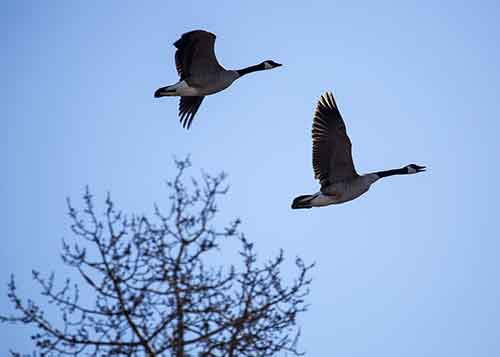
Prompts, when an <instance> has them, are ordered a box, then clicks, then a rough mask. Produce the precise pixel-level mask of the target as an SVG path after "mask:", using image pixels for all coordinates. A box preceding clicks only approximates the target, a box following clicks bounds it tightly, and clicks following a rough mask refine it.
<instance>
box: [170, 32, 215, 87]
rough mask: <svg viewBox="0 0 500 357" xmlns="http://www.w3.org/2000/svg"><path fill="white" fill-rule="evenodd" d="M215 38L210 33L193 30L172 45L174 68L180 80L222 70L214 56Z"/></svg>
mask: <svg viewBox="0 0 500 357" xmlns="http://www.w3.org/2000/svg"><path fill="white" fill-rule="evenodd" d="M215 38H216V36H215V35H214V34H213V33H211V32H208V31H204V30H194V31H190V32H186V33H185V34H183V35H182V36H181V38H180V39H178V40H177V41H176V42H175V43H174V46H175V47H176V48H177V51H176V52H175V67H176V69H177V73H178V74H179V76H180V77H181V80H184V79H186V78H189V77H190V76H197V75H202V74H204V73H209V72H214V71H218V70H220V69H223V68H222V66H221V65H220V64H219V62H218V61H217V57H216V56H215V48H214V47H215Z"/></svg>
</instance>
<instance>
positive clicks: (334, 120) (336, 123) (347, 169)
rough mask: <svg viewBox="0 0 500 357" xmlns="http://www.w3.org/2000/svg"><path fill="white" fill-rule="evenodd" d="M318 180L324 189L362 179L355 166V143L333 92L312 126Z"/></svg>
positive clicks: (326, 96) (325, 96) (321, 103)
mask: <svg viewBox="0 0 500 357" xmlns="http://www.w3.org/2000/svg"><path fill="white" fill-rule="evenodd" d="M312 141H313V148H312V162H313V169H314V178H316V179H318V180H319V181H320V184H321V186H322V187H323V186H325V185H328V184H331V183H333V182H336V181H341V180H344V179H347V178H353V177H356V176H358V174H357V172H356V169H355V168H354V163H353V162H352V152H351V140H349V137H348V136H347V133H346V127H345V123H344V120H343V119H342V116H341V115H340V112H339V109H338V107H337V104H336V103H335V99H334V98H333V94H332V93H331V92H326V93H324V94H323V95H322V96H321V98H320V99H319V101H318V105H317V106H316V111H315V112H314V119H313V126H312Z"/></svg>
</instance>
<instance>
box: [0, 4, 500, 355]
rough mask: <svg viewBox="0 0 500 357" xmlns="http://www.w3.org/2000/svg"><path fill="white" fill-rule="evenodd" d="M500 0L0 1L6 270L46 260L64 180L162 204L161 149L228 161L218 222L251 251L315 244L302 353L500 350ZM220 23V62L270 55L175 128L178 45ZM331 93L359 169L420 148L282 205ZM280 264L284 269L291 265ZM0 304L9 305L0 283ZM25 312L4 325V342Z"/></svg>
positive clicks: (60, 223) (26, 273)
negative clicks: (350, 197)
mask: <svg viewBox="0 0 500 357" xmlns="http://www.w3.org/2000/svg"><path fill="white" fill-rule="evenodd" d="M499 7H500V5H499V3H498V2H497V1H481V2H476V3H473V2H457V1H442V2H434V1H418V2H417V1H414V2H413V1H411V2H410V1H409V2H387V1H377V2H362V1H342V2H337V1H311V2H300V3H299V2H295V3H292V2H290V1H277V0H274V1H267V2H263V1H252V2H247V3H244V4H243V2H241V3H240V4H236V3H235V2H231V1H214V2H201V1H200V2H197V1H182V2H167V1H149V2H147V3H146V4H144V3H140V2H135V1H108V2H101V1H85V2H83V1H81V2H76V1H74V2H66V1H46V2H43V3H42V2H38V1H3V2H2V3H1V8H2V11H1V12H0V13H1V14H0V17H1V19H2V21H1V22H0V27H1V32H2V37H1V41H2V56H1V57H0V65H1V71H2V82H3V86H1V87H0V93H1V100H2V111H3V115H2V119H1V122H0V125H1V127H0V132H1V133H2V134H1V135H2V139H1V141H0V149H1V150H0V155H1V162H2V175H1V177H2V179H1V185H0V193H1V196H2V198H3V199H2V200H1V204H0V217H1V218H0V219H1V227H2V233H3V234H2V235H3V238H2V242H3V246H2V250H1V251H0V267H1V269H0V282H2V284H4V285H2V286H4V291H5V286H6V285H5V284H6V283H7V281H8V279H9V276H10V274H11V273H15V274H16V276H17V279H18V282H19V285H20V292H21V293H24V294H25V296H36V295H37V290H35V289H34V288H35V285H34V284H33V283H32V282H31V276H30V272H31V269H32V268H35V269H39V270H42V271H46V272H49V271H55V272H56V273H57V274H58V276H59V277H60V278H61V279H63V277H64V276H65V275H66V272H67V269H66V268H64V267H63V266H62V265H61V263H60V261H59V251H60V246H61V238H62V237H70V235H69V233H68V229H67V224H68V218H67V215H66V207H65V198H66V197H67V196H69V197H71V198H72V199H73V201H74V202H75V203H76V202H78V201H77V200H78V199H79V197H80V196H81V194H82V192H83V189H84V187H85V185H87V184H88V185H89V186H90V187H91V189H92V191H93V192H94V193H95V195H96V197H98V198H99V197H100V198H102V199H104V195H105V193H106V192H107V191H111V193H112V195H113V197H114V198H115V200H116V203H117V204H118V205H119V206H120V207H122V208H123V209H124V210H126V211H129V212H139V213H146V214H148V213H150V212H152V205H153V202H158V203H162V202H166V200H167V195H166V190H165V189H164V181H165V179H167V178H169V177H171V175H172V173H173V172H174V171H173V163H172V158H173V156H177V157H184V156H185V155H188V154H191V158H192V161H193V163H194V166H195V170H194V171H193V175H196V173H197V172H199V171H200V170H201V169H204V170H206V171H209V172H214V173H216V172H219V171H221V170H224V171H226V172H227V173H228V174H229V181H230V184H231V190H230V194H229V195H228V196H227V197H226V198H225V199H224V200H223V201H222V202H221V208H222V213H221V219H230V218H231V217H236V216H238V217H241V218H242V220H243V226H242V229H243V231H244V232H245V233H246V235H247V237H248V238H249V239H250V240H252V241H254V242H255V244H256V248H257V251H258V252H259V253H260V256H261V257H262V258H266V257H270V256H273V255H275V254H276V253H277V252H278V249H279V248H283V249H284V250H285V254H286V256H287V257H288V258H289V262H290V263H291V262H292V261H293V259H294V257H295V256H297V255H299V256H301V257H302V258H303V259H304V260H306V261H308V262H312V261H315V262H316V264H317V265H316V268H315V269H314V271H313V272H312V277H313V279H314V280H313V285H312V291H311V294H310V296H309V298H308V301H309V303H310V305H311V306H310V310H309V311H308V312H307V313H305V314H303V315H302V317H301V326H302V339H301V344H300V345H301V347H302V348H303V349H304V350H305V351H306V352H307V353H308V355H309V356H343V357H351V356H352V357H358V356H359V357H360V356H384V357H390V356H394V357H396V356H398V357H399V356H407V357H409V356H415V357H417V356H419V357H420V356H498V355H499V354H500V334H499V331H500V303H499V301H500V287H499V285H498V276H499V272H500V259H499V256H498V255H499V251H500V249H499V248H500V243H499V240H498V232H497V231H498V208H497V202H498V200H499V199H500V197H499V196H500V195H499V188H498V183H497V181H498V176H499V173H500V170H499V164H498V158H499V157H498V154H499V152H500V145H499V142H498V139H497V136H498V132H499V130H500V124H499V114H500V110H499V108H498V103H499V99H500V71H499V67H498V66H499V65H498V64H499V63H500V49H499V46H498V43H499V37H500V36H499V35H500V25H499V23H498V17H499V16H500V11H499V10H500V9H499ZM197 28H202V29H207V30H210V31H212V32H214V33H216V34H217V43H216V52H217V55H218V58H219V60H220V62H221V64H223V65H224V66H225V67H226V68H241V67H245V66H247V65H251V64H255V63H259V62H261V61H262V60H264V59H273V60H275V61H277V62H280V63H283V64H284V66H283V67H280V68H278V69H276V70H273V71H268V72H263V73H257V74H253V75H249V76H248V77H245V78H244V79H242V80H241V81H238V82H236V83H235V84H234V85H233V86H232V87H231V88H229V89H228V90H227V91H224V92H222V93H219V94H217V95H214V96H210V97H208V98H206V99H205V101H204V103H203V105H202V106H201V108H200V110H199V112H198V114H197V116H196V118H195V120H194V122H193V125H192V127H191V129H190V130H189V131H186V130H184V129H183V128H182V127H181V125H180V124H179V123H178V119H177V106H178V100H177V99H176V98H162V99H161V100H158V99H154V98H153V92H154V90H155V89H156V88H157V87H160V86H163V85H167V84H173V83H175V82H176V80H177V77H176V72H175V68H174V65H173V56H174V47H173V46H172V45H171V44H172V43H173V42H174V41H175V40H177V38H178V37H179V36H180V35H181V34H182V33H183V32H186V31H189V30H192V29H197ZM325 90H332V91H333V92H334V93H335V95H336V99H337V103H338V105H339V107H340V109H341V111H342V113H343V116H344V119H345V121H346V124H347V128H348V132H349V135H350V137H351V140H352V142H353V156H354V160H355V164H356V168H357V170H358V172H360V173H365V172H369V171H377V170H381V169H389V168H395V167H400V166H402V165H405V164H408V163H417V164H424V165H426V166H427V167H428V172H427V173H425V174H420V175H414V176H408V177H392V178H387V179H384V180H381V181H380V182H378V183H376V184H375V186H374V187H372V189H371V190H370V192H369V193H367V194H366V195H364V196H363V197H361V198H360V199H358V200H355V201H352V202H350V203H347V204H343V205H339V206H330V207H326V208H321V209H312V210H305V211H304V210H299V211H292V210H291V209H290V208H289V206H290V202H291V200H292V198H293V197H294V196H296V195H298V194H303V193H312V192H315V191H316V190H317V189H318V186H317V183H316V182H315V181H314V180H313V175H312V168H311V140H310V128H311V116H312V113H313V110H314V106H315V105H316V101H317V99H318V97H319V96H320V95H321V94H322V92H324V91H325ZM285 273H286V274H288V276H290V277H291V276H292V273H293V270H289V271H288V270H285ZM0 311H2V312H8V311H11V310H10V306H9V305H8V302H7V299H6V296H5V294H0ZM29 332H30V330H29V329H27V328H24V327H13V326H5V325H1V326H0V336H1V337H2V341H9V343H8V344H7V343H5V342H4V343H3V344H2V346H1V347H0V350H1V354H2V355H3V354H6V353H7V351H8V349H9V348H15V349H20V350H22V351H29V350H30V340H29Z"/></svg>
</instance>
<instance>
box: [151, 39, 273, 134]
mask: <svg viewBox="0 0 500 357" xmlns="http://www.w3.org/2000/svg"><path fill="white" fill-rule="evenodd" d="M214 45H215V35H214V34H213V33H210V32H207V31H203V30H195V31H191V32H187V33H185V34H183V35H182V36H181V38H180V39H179V40H177V41H176V42H175V43H174V46H175V47H176V48H177V51H176V52H175V67H176V68H177V73H178V74H179V77H180V80H179V82H177V83H176V84H174V85H171V86H167V87H162V88H159V89H157V90H156V92H155V94H154V96H155V98H158V97H164V96H180V97H181V101H180V104H179V117H180V121H181V122H182V126H183V127H185V128H186V127H187V128H188V129H189V127H190V126H191V121H192V120H193V117H194V115H195V114H196V112H197V111H198V108H199V107H200V105H201V102H202V101H203V98H205V96H206V95H209V94H214V93H217V92H220V91H221V90H224V89H226V88H227V87H229V86H230V85H231V84H232V83H233V82H234V81H235V80H236V79H238V78H240V77H242V76H244V75H245V74H248V73H252V72H256V71H263V70H266V69H272V68H276V67H279V66H281V64H279V63H276V62H274V61H271V60H267V61H264V62H262V63H259V64H257V65H254V66H250V67H246V68H243V69H239V70H235V71H233V70H226V69H224V67H222V66H221V65H220V64H219V62H218V61H217V57H216V56H215V51H214Z"/></svg>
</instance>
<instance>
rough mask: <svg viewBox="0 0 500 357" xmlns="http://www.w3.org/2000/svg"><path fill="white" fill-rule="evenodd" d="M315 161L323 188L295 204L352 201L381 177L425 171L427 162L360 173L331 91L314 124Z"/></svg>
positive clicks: (298, 199)
mask: <svg viewBox="0 0 500 357" xmlns="http://www.w3.org/2000/svg"><path fill="white" fill-rule="evenodd" d="M312 141H313V148H312V163H313V169H314V178H316V179H318V180H319V183H320V185H321V189H320V191H319V192H317V193H315V194H312V195H302V196H298V197H296V198H295V199H294V200H293V202H292V208H293V209H296V208H311V207H320V206H327V205H331V204H338V203H343V202H347V201H351V200H353V199H355V198H357V197H359V196H361V195H362V194H363V193H365V192H367V191H368V189H369V188H370V186H371V185H372V184H373V183H374V182H375V181H378V180H379V179H381V178H383V177H387V176H392V175H409V174H416V173H418V172H422V171H425V166H419V165H415V164H410V165H406V166H404V167H401V168H399V169H393V170H386V171H378V172H372V173H368V174H365V175H358V173H357V172H356V169H355V168H354V163H353V161H352V152H351V140H349V137H348V136H347V133H346V127H345V124H344V120H343V119H342V116H341V115H340V112H339V109H338V107H337V103H335V99H334V98H333V94H332V93H331V92H326V93H325V94H323V95H322V96H321V98H320V99H319V102H318V105H317V106H316V111H315V113H314V118H313V125H312Z"/></svg>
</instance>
